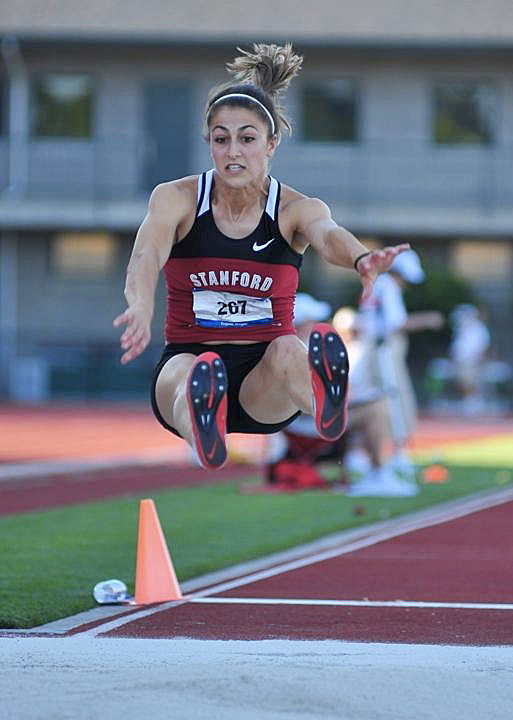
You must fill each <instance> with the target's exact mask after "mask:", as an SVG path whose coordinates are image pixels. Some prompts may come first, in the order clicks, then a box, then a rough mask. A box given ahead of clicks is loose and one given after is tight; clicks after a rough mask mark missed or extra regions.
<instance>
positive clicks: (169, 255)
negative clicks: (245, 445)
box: [114, 45, 409, 468]
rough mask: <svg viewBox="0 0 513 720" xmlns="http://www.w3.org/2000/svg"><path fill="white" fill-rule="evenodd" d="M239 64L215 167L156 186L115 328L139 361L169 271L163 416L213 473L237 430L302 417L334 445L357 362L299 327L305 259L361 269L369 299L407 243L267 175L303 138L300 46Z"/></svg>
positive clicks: (159, 411)
mask: <svg viewBox="0 0 513 720" xmlns="http://www.w3.org/2000/svg"><path fill="white" fill-rule="evenodd" d="M241 52H242V53H243V54H242V55H241V56H239V57H237V58H236V59H235V60H234V61H233V62H232V63H231V64H229V65H228V70H229V71H230V73H231V74H232V75H233V76H234V81H233V82H232V83H227V84H225V85H223V86H219V87H216V88H214V89H213V90H212V91H211V92H210V95H209V98H208V102H207V106H206V111H205V138H206V140H207V141H208V143H209V145H210V152H211V156H212V160H213V165H214V168H213V169H212V170H209V171H208V172H204V173H202V174H201V175H199V176H195V175H194V176H190V177H185V178H181V179H179V180H174V181H172V182H168V183H163V184H161V185H158V186H157V187H156V188H155V189H154V190H153V192H152V194H151V197H150V201H149V208H148V212H147V215H146V217H145V219H144V221H143V223H142V225H141V227H140V228H139V231H138V233H137V236H136V240H135V244H134V248H133V252H132V256H131V258H130V262H129V265H128V270H127V279H126V289H125V297H126V300H127V303H128V307H127V309H126V310H125V312H123V313H122V314H121V315H119V316H118V317H117V318H116V319H115V320H114V325H115V326H116V327H119V326H120V325H126V328H125V330H124V332H123V334H122V336H121V347H122V350H123V355H122V357H121V362H122V363H123V364H124V363H127V362H129V361H130V360H133V359H134V358H135V357H137V356H138V355H140V354H141V353H142V352H143V350H144V349H145V348H146V346H147V345H148V342H149V340H150V325H151V320H152V316H153V307H154V296H155V288H156V285H157V281H158V276H159V273H160V271H161V270H162V269H164V272H165V276H166V282H167V291H168V308H167V319H166V328H165V338H166V346H165V349H164V352H163V355H162V358H161V360H160V362H159V363H158V365H157V368H156V370H155V374H154V379H153V383H152V406H153V410H154V412H155V415H156V417H157V418H158V420H159V421H160V422H161V423H162V425H163V426H164V427H165V428H167V429H168V430H170V431H171V432H173V433H176V434H178V435H180V436H181V437H183V438H185V440H187V442H188V443H189V444H190V445H191V446H192V447H193V448H195V449H196V450H197V452H198V456H199V459H200V462H201V464H202V465H203V466H204V467H214V468H215V467H220V466H221V465H222V464H223V463H224V462H225V460H226V446H225V434H226V432H241V433H273V432H277V431H278V430H280V429H281V428H283V427H285V426H286V425H287V424H288V423H290V422H291V421H292V420H293V419H294V418H295V417H296V416H297V414H298V413H299V412H304V413H308V414H313V415H314V416H315V420H316V425H317V429H318V432H319V434H320V435H321V436H322V437H324V438H326V439H328V440H334V439H336V438H338V437H340V435H341V434H342V433H343V431H344V429H345V425H346V419H347V418H346V414H347V375H348V362H347V353H346V350H345V347H344V345H343V343H342V340H341V339H340V338H339V336H338V335H337V334H336V333H335V331H334V330H333V328H332V327H331V326H330V325H326V324H319V325H317V326H316V327H314V329H313V331H312V334H311V336H310V341H309V347H308V348H307V347H306V346H305V345H304V344H303V342H302V341H301V340H299V338H298V337H297V336H296V334H295V331H294V327H293V314H294V297H295V293H296V289H297V286H298V273H299V269H300V267H301V261H302V256H303V253H304V252H305V250H306V248H307V247H308V246H309V245H311V246H312V247H313V248H314V250H316V251H317V252H318V253H319V254H320V255H321V256H322V257H323V258H324V259H325V260H326V261H327V262H329V263H332V264H334V265H339V266H341V267H347V268H352V267H354V268H355V269H356V270H357V272H359V274H360V276H361V280H362V284H363V289H364V296H368V295H369V294H370V293H371V291H372V284H373V281H374V279H375V277H376V276H377V274H378V273H380V272H383V271H385V270H387V269H388V267H389V266H390V264H391V263H392V261H393V260H394V258H395V257H396V255H397V254H398V253H400V252H402V251H403V250H405V249H407V248H408V247H409V246H408V245H399V246H396V247H387V248H385V249H383V250H379V251H374V252H369V251H368V250H367V249H366V248H365V247H364V246H363V245H362V244H361V243H360V242H359V241H358V240H357V239H356V238H355V237H354V236H353V235H352V234H351V233H350V232H348V231H347V230H345V229H344V228H342V227H340V226H339V225H337V224H336V223H335V222H334V220H333V219H332V217H331V213H330V211H329V209H328V207H327V206H326V205H325V204H324V203H323V202H322V201H320V200H318V199H315V198H310V197H306V196H305V195H303V194H302V193H300V192H298V191H296V190H294V189H292V188H291V187H287V186H282V185H281V184H280V183H279V182H278V181H277V180H276V179H275V178H273V177H270V176H269V175H268V173H267V170H268V162H269V160H270V158H271V157H272V156H273V155H274V152H275V150H276V148H277V146H278V144H279V141H280V137H281V134H282V132H283V131H284V130H286V131H288V132H290V131H291V126H290V123H289V121H288V120H287V118H286V116H285V115H284V113H283V110H282V108H281V107H280V102H279V99H280V94H281V92H282V91H284V90H285V89H286V88H287V86H288V84H289V82H290V80H291V79H292V78H293V77H294V75H295V74H296V73H297V72H298V70H299V68H300V66H301V63H302V58H301V57H299V56H298V55H296V54H294V52H293V50H292V48H291V46H290V45H287V46H285V47H278V46H276V45H254V46H253V50H252V51H251V52H246V51H241Z"/></svg>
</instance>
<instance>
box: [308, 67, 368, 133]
mask: <svg viewBox="0 0 513 720" xmlns="http://www.w3.org/2000/svg"><path fill="white" fill-rule="evenodd" d="M356 106H357V103H356V87H355V84H354V82H353V81H352V80H348V79H342V78H339V79H331V80H319V81H317V82H315V83H313V82H312V83H307V84H306V85H305V86H304V87H303V92H302V97H301V129H302V136H303V139H304V140H307V141H314V142H315V141H318V142H354V141H355V140H356V139H357V129H356V122H357V117H356V115H357V112H356V111H357V107H356Z"/></svg>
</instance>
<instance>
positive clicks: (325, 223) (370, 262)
mask: <svg viewBox="0 0 513 720" xmlns="http://www.w3.org/2000/svg"><path fill="white" fill-rule="evenodd" d="M296 211H297V212H296V220H297V230H296V232H298V233H299V235H300V236H301V237H302V238H303V239H304V241H305V245H306V244H309V245H311V246H312V247H313V248H314V250H316V251H317V252H318V253H319V255H321V257H323V258H324V259H325V260H326V262H329V263H331V264H332V265H339V266H340V267H345V268H354V263H355V261H356V260H358V258H361V259H359V260H358V263H357V265H356V269H357V271H358V273H359V275H360V279H361V282H362V285H363V295H362V300H365V299H366V298H367V297H369V296H370V294H371V293H372V286H373V284H374V280H375V279H376V277H377V276H378V275H379V273H382V272H385V271H386V270H388V268H389V267H390V265H391V264H392V262H393V261H394V258H395V257H396V256H397V255H398V254H399V253H401V252H404V251H405V250H409V248H410V246H409V244H407V243H405V244H403V245H395V246H389V247H385V248H383V249H382V250H373V251H370V250H368V248H366V247H365V245H363V244H362V243H361V242H360V241H359V240H358V239H357V238H356V237H355V236H354V235H353V234H352V233H351V232H349V230H346V229H345V228H343V227H342V226H341V225H337V223H336V222H335V221H334V220H333V218H332V216H331V212H330V209H329V208H328V206H327V205H326V204H325V203H324V202H322V200H318V199H317V198H306V197H305V198H303V199H301V200H299V201H297V208H296Z"/></svg>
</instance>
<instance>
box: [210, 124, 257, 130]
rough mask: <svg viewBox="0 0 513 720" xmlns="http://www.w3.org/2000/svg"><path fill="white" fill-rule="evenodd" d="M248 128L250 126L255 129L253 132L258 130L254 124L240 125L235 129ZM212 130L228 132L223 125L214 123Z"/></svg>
mask: <svg viewBox="0 0 513 720" xmlns="http://www.w3.org/2000/svg"><path fill="white" fill-rule="evenodd" d="M248 128H251V129H252V130H255V132H258V129H257V128H256V127H255V126H254V125H241V126H240V128H237V131H238V132H242V130H247V129H248ZM214 130H224V131H225V132H230V130H229V129H228V128H227V127H225V126H224V125H214V127H213V128H212V132H213V131H214Z"/></svg>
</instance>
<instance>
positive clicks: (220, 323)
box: [192, 290, 273, 327]
mask: <svg viewBox="0 0 513 720" xmlns="http://www.w3.org/2000/svg"><path fill="white" fill-rule="evenodd" d="M192 297H193V300H192V309H193V312H194V317H195V319H196V325H201V326H202V327H247V326H248V325H269V324H270V323H272V321H273V306H272V302H271V298H256V297H251V296H250V295H239V294H237V293H232V292H225V291H223V290H193V293H192Z"/></svg>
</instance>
